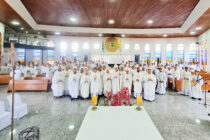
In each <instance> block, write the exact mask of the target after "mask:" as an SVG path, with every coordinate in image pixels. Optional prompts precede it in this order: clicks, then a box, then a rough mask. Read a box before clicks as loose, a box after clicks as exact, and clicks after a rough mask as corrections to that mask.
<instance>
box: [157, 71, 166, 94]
mask: <svg viewBox="0 0 210 140" xmlns="http://www.w3.org/2000/svg"><path fill="white" fill-rule="evenodd" d="M157 81H158V86H157V93H159V94H165V93H166V81H167V76H166V73H165V72H163V70H162V68H160V69H159V73H158V75H157Z"/></svg>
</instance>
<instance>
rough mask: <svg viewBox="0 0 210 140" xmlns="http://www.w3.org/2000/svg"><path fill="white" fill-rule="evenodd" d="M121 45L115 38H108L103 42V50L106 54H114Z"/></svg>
mask: <svg viewBox="0 0 210 140" xmlns="http://www.w3.org/2000/svg"><path fill="white" fill-rule="evenodd" d="M120 46H121V43H120V42H119V41H118V40H117V39H116V38H108V39H107V40H106V42H105V48H106V50H107V51H108V52H116V51H117V50H118V49H119V48H120Z"/></svg>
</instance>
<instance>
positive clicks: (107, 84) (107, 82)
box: [103, 67, 112, 96]
mask: <svg viewBox="0 0 210 140" xmlns="http://www.w3.org/2000/svg"><path fill="white" fill-rule="evenodd" d="M103 84H104V95H105V96H106V94H107V92H111V90H112V81H111V74H110V72H109V67H107V70H106V72H105V73H104V75H103Z"/></svg>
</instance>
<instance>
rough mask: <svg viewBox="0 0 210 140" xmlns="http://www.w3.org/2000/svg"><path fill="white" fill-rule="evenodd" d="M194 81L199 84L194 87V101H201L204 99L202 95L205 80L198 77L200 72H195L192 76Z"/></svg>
mask: <svg viewBox="0 0 210 140" xmlns="http://www.w3.org/2000/svg"><path fill="white" fill-rule="evenodd" d="M192 80H196V81H197V84H196V85H192V95H191V96H192V99H199V100H201V99H202V97H203V93H202V88H201V87H202V85H203V79H202V77H201V76H200V75H198V70H195V74H194V75H192Z"/></svg>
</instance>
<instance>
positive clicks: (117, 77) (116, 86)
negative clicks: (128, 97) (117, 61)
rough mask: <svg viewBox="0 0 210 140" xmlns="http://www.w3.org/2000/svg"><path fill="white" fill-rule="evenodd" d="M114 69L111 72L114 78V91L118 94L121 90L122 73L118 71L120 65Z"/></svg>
mask: <svg viewBox="0 0 210 140" xmlns="http://www.w3.org/2000/svg"><path fill="white" fill-rule="evenodd" d="M114 69H115V70H114V71H113V72H112V73H111V79H112V93H113V94H117V92H119V91H120V75H119V71H118V66H117V65H115V66H114Z"/></svg>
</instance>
